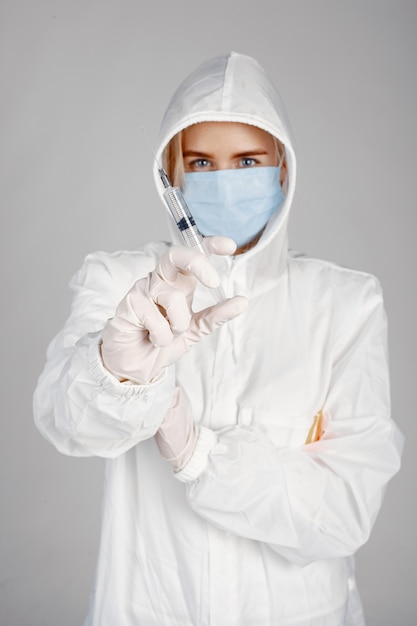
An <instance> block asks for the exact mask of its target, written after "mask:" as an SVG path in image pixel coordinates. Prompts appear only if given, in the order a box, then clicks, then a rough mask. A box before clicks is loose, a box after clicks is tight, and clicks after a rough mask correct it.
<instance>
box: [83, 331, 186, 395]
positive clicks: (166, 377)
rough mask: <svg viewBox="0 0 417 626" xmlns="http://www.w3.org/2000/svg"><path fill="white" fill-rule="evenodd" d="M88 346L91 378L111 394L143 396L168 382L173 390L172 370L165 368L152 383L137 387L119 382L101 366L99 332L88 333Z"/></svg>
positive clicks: (130, 383)
mask: <svg viewBox="0 0 417 626" xmlns="http://www.w3.org/2000/svg"><path fill="white" fill-rule="evenodd" d="M89 340H90V341H89V345H88V347H87V361H88V364H89V368H90V371H91V375H92V378H93V379H94V380H95V381H96V383H98V384H99V386H100V387H101V388H103V389H105V390H107V391H110V392H111V393H113V394H118V395H120V396H121V397H123V398H128V397H133V396H143V395H144V394H145V395H146V394H147V393H149V392H150V391H151V390H152V389H153V388H158V385H159V384H160V383H165V382H166V381H167V382H168V384H169V386H170V387H172V388H174V368H173V367H167V368H165V369H164V370H163V372H161V374H160V375H159V376H158V377H156V378H155V379H154V380H152V382H149V383H147V384H146V385H139V384H136V383H133V382H131V381H126V382H120V381H119V380H118V379H117V378H116V377H115V376H113V374H112V373H111V372H109V370H108V369H106V368H105V367H104V365H103V361H102V359H101V349H100V347H101V332H98V333H90V335H89Z"/></svg>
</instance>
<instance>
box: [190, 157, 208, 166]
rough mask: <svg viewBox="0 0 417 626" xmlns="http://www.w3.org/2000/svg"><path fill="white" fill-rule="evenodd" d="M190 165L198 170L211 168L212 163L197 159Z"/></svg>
mask: <svg viewBox="0 0 417 626" xmlns="http://www.w3.org/2000/svg"><path fill="white" fill-rule="evenodd" d="M190 165H192V166H193V167H198V168H203V167H209V165H210V161H208V160H207V159H196V160H195V161H193V162H192V163H190Z"/></svg>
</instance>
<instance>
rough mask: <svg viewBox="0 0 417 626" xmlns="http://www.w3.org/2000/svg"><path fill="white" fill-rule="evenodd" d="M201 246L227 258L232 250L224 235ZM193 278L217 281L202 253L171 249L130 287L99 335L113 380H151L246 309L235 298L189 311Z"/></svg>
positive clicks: (242, 300) (244, 302) (207, 282)
mask: <svg viewBox="0 0 417 626" xmlns="http://www.w3.org/2000/svg"><path fill="white" fill-rule="evenodd" d="M205 243H206V247H207V250H208V252H212V253H215V254H223V255H229V254H233V252H234V251H235V249H236V245H235V243H234V242H233V241H232V240H231V239H229V238H227V237H207V239H206V240H205ZM197 280H199V281H200V282H201V283H203V284H204V285H206V286H207V287H212V288H214V287H217V286H218V285H219V282H220V280H219V276H218V274H217V272H216V270H215V269H214V267H213V266H212V265H211V263H210V261H209V259H208V258H207V257H206V256H205V255H204V254H202V253H201V252H199V251H198V250H195V249H192V248H185V247H183V246H173V247H171V248H169V249H168V250H167V251H166V252H165V253H164V254H163V255H162V257H161V258H160V259H159V262H158V265H157V267H156V269H155V270H154V271H152V272H151V273H150V274H148V276H147V277H146V278H142V279H140V280H138V281H137V282H136V283H135V284H134V285H133V287H132V289H131V290H130V291H129V292H128V293H127V295H126V296H125V297H124V298H123V300H122V301H121V302H120V304H119V306H118V307H117V309H116V315H115V317H113V318H112V319H111V320H109V321H108V322H107V324H106V326H105V328H104V331H103V335H102V346H101V354H102V359H103V363H104V365H105V367H106V368H107V369H108V370H109V371H110V372H111V373H112V374H113V375H114V376H116V378H118V379H119V380H130V381H132V382H135V383H139V384H146V383H149V382H152V381H153V380H155V379H156V378H157V377H158V376H159V375H160V374H161V373H162V371H163V369H164V367H166V366H168V365H170V364H171V363H174V362H175V361H176V360H177V359H178V358H179V357H181V356H182V355H183V354H184V353H185V352H187V351H188V350H189V349H190V348H191V346H193V345H194V344H196V343H198V342H199V341H200V340H201V339H202V338H203V337H204V336H206V335H209V334H211V333H212V332H213V331H214V330H216V328H218V327H219V326H221V325H222V324H224V323H225V322H228V321H230V320H231V319H233V318H234V317H236V316H237V315H240V313H242V312H243V311H244V310H245V308H246V306H247V299H246V298H244V297H242V296H235V297H234V298H230V299H229V300H225V301H224V302H221V303H220V304H216V305H215V306H211V307H208V308H207V309H203V310H202V311H198V312H197V313H194V312H193V310H192V308H191V305H192V300H193V295H194V290H195V288H196V285H197Z"/></svg>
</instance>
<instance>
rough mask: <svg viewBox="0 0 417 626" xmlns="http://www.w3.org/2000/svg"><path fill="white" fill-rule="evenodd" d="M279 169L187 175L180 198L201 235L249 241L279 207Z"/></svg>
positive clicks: (240, 241)
mask: <svg viewBox="0 0 417 626" xmlns="http://www.w3.org/2000/svg"><path fill="white" fill-rule="evenodd" d="M280 174H281V168H280V167H253V168H248V169H232V170H215V171H212V172H187V173H186V174H185V175H184V185H183V194H184V198H185V200H186V202H187V204H188V206H189V209H190V211H191V213H192V215H193V217H194V219H195V221H196V224H197V226H198V228H199V230H200V231H201V233H202V234H203V235H224V236H226V237H231V239H233V240H234V242H235V243H236V245H237V247H238V248H241V247H242V246H244V245H246V244H247V243H249V242H250V241H252V240H253V239H254V238H255V237H256V235H258V233H260V232H261V230H262V229H263V228H264V227H265V226H266V224H267V223H268V222H269V220H270V218H271V217H272V215H273V214H274V213H275V212H276V211H277V210H278V209H279V208H280V207H281V206H282V203H283V201H284V194H283V192H282V188H281V185H280Z"/></svg>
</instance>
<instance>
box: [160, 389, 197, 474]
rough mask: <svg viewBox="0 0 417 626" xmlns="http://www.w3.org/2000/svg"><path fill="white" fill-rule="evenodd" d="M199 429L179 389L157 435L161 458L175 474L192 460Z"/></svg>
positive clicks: (175, 392) (176, 390)
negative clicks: (168, 463)
mask: <svg viewBox="0 0 417 626" xmlns="http://www.w3.org/2000/svg"><path fill="white" fill-rule="evenodd" d="M198 432H199V428H198V425H197V424H195V423H194V421H193V418H192V416H191V411H190V408H189V404H188V402H187V400H186V398H185V397H184V394H183V393H182V391H181V389H180V388H179V387H176V388H175V391H174V395H173V399H172V403H171V406H170V408H169V409H168V412H167V414H166V415H165V417H164V419H163V421H162V424H161V425H160V427H159V430H158V432H157V433H156V435H155V439H156V443H157V444H158V448H159V451H160V453H161V456H162V457H163V458H164V459H165V460H166V461H169V462H170V463H171V465H172V467H173V469H174V471H175V472H178V471H179V470H181V469H182V468H183V467H184V466H185V465H186V464H187V463H188V461H189V460H190V458H191V456H192V454H193V452H194V448H195V446H196V443H197V439H198Z"/></svg>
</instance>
